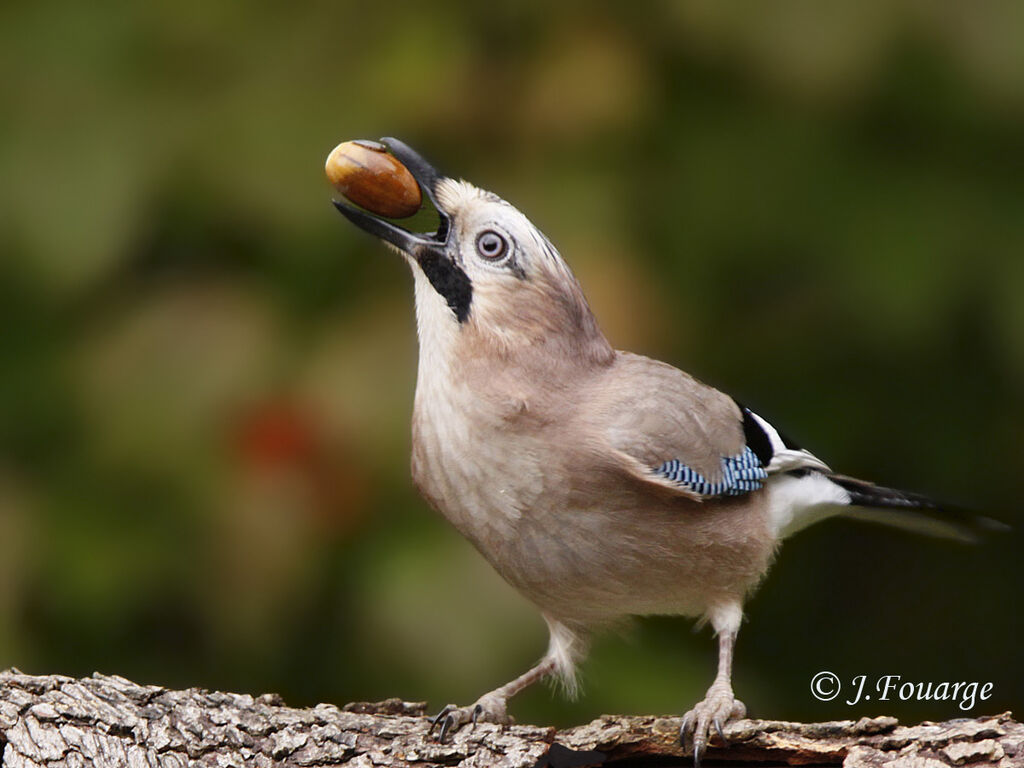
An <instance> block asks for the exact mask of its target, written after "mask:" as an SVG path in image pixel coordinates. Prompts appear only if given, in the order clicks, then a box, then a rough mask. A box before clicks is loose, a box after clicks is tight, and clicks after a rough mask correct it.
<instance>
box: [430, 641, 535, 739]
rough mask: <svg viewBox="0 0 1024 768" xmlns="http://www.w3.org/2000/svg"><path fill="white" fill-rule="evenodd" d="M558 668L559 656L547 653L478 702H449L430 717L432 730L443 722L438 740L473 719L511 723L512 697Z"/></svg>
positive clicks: (485, 721) (476, 720)
mask: <svg viewBox="0 0 1024 768" xmlns="http://www.w3.org/2000/svg"><path fill="white" fill-rule="evenodd" d="M554 671H555V660H554V659H552V658H550V657H548V656H545V657H544V658H543V659H541V661H540V663H538V664H537V665H536V666H535V667H533V668H532V669H531V670H529V671H528V672H526V673H524V674H522V675H520V676H519V677H517V678H516V679H515V680H513V681H512V682H510V683H506V684H505V685H503V686H501V687H500V688H495V689H494V690H493V691H491V692H490V693H485V694H484V695H483V696H481V697H480V698H479V699H477V700H476V703H475V704H472V705H471V706H468V707H456V706H455V705H454V704H449V705H448V706H447V707H445V708H444V709H442V710H441V711H440V712H438V713H437V715H436V716H435V717H434V719H433V720H431V721H430V731H428V733H432V732H433V731H434V728H435V727H437V725H438V723H440V725H441V731H440V733H439V734H438V740H439V741H444V740H445V737H446V736H447V735H448V734H449V732H453V731H457V730H458V729H459V728H461V727H462V726H463V725H465V724H466V723H469V722H472V723H477V722H484V723H499V724H502V725H504V724H507V723H510V722H512V719H511V718H510V717H509V716H508V712H507V709H506V708H507V705H508V700H509V699H511V698H512V697H513V696H515V695H516V694H517V693H519V692H520V691H521V690H523V689H524V688H528V687H529V686H531V685H533V684H534V683H535V682H537V681H538V680H540V679H541V678H543V677H547V676H548V675H550V674H551V673H552V672H554Z"/></svg>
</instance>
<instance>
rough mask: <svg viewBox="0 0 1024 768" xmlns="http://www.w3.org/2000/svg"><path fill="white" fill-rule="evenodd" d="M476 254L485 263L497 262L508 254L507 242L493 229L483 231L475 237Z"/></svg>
mask: <svg viewBox="0 0 1024 768" xmlns="http://www.w3.org/2000/svg"><path fill="white" fill-rule="evenodd" d="M476 252H477V253H478V254H480V258H482V259H486V260H487V261H498V260H499V259H501V258H502V257H504V256H505V254H506V253H508V240H506V239H505V237H504V236H503V235H501V234H499V233H498V232H495V231H494V230H493V229H485V230H484V231H483V232H481V233H480V234H479V235H477V236H476Z"/></svg>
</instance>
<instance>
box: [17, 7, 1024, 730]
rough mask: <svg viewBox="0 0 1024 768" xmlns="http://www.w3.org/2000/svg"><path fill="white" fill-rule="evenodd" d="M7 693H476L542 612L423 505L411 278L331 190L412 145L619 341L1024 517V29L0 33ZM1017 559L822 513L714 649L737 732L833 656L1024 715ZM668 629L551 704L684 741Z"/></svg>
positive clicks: (360, 11) (545, 702)
mask: <svg viewBox="0 0 1024 768" xmlns="http://www.w3.org/2000/svg"><path fill="white" fill-rule="evenodd" d="M0 71H2V72H3V75H2V76H0V98H2V103H3V109H2V110H0V179H2V183H0V254H2V255H0V323H2V325H0V328H2V330H0V356H2V358H0V365H2V368H0V537H2V555H0V667H7V666H11V665H15V666H18V667H20V668H22V669H24V670H26V671H31V672H39V673H42V672H63V673H68V674H74V675H84V674H89V673H91V672H92V671H93V670H101V671H105V672H109V673H118V674H122V675H125V676H127V677H130V678H133V679H136V680H138V681H140V682H151V683H160V684H166V685H170V686H185V685H198V686H203V687H207V688H226V689H233V690H239V691H248V692H254V693H256V692H261V691H277V692H280V693H282V694H283V695H284V697H285V698H286V700H287V701H289V702H290V703H292V704H296V705H309V704H313V703H315V702H318V701H332V702H337V703H342V702H345V701H349V700H353V699H380V698H384V697H387V696H402V697H405V698H409V699H429V700H430V701H431V703H432V705H433V706H435V707H439V706H440V705H442V704H444V703H446V702H448V701H456V702H459V703H468V702H470V701H472V700H473V699H475V697H476V696H477V695H479V694H480V693H482V692H483V691H485V690H489V689H490V688H492V687H494V686H495V685H497V684H499V683H502V682H505V681H506V680H507V679H509V678H511V677H512V676H514V675H516V674H518V673H519V672H521V671H523V670H524V669H525V668H526V666H527V665H528V664H529V663H531V662H532V661H534V660H535V659H536V658H537V657H539V655H540V654H541V653H542V652H543V650H544V647H545V643H546V636H545V630H544V627H543V623H542V621H541V620H540V618H539V616H538V615H537V614H536V613H535V611H534V610H533V609H532V608H531V607H530V606H529V605H527V604H525V603H524V601H523V600H521V599H520V598H518V597H517V596H516V595H515V594H514V593H513V592H512V590H511V589H510V588H509V587H507V586H506V585H505V584H504V583H503V582H501V580H500V579H499V578H498V577H497V576H496V575H495V574H494V573H493V572H492V571H491V570H490V569H489V567H488V566H487V565H486V564H485V563H483V562H482V560H481V559H480V558H479V557H478V556H477V555H476V553H475V551H473V550H472V548H471V547H470V546H469V545H467V544H466V543H464V542H463V541H462V540H460V539H459V537H458V536H457V534H456V533H455V532H454V531H453V530H451V529H450V528H449V527H447V525H445V524H444V523H443V522H442V521H441V520H440V519H439V518H437V517H436V516H434V515H433V514H432V513H430V512H429V511H428V509H427V507H426V505H425V504H424V503H423V502H421V501H420V500H419V499H418V497H417V496H416V493H415V491H414V489H413V487H412V484H411V481H410V480H409V477H408V450H409V429H408V424H409V416H410V411H411V405H412V394H413V383H414V376H415V366H416V347H415V333H414V322H413V314H412V296H411V290H410V280H409V277H408V275H407V270H406V268H405V267H404V266H403V265H402V264H401V262H400V261H399V260H398V259H397V258H395V257H394V256H393V255H392V254H390V253H388V252H386V251H385V250H384V249H383V248H382V247H381V246H380V245H379V244H377V243H375V242H373V241H372V240H371V239H370V238H368V237H366V236H365V235H363V234H361V233H360V232H358V231H357V230H356V229H355V228H354V227H352V226H350V225H348V224H347V223H346V222H344V221H343V220H341V219H340V217H338V216H337V214H336V213H335V211H334V210H333V208H332V207H331V205H330V202H329V200H330V190H329V188H328V186H327V184H326V182H325V181H324V179H323V172H322V166H323V160H324V158H325V157H326V155H327V153H328V151H329V150H330V149H331V148H332V147H333V146H334V145H335V144H336V143H337V142H339V141H341V140H344V139H350V138H359V137H369V138H374V137H378V136H381V135H394V136H399V137H401V138H403V139H405V140H406V141H408V142H409V143H410V144H412V145H413V146H414V147H416V148H418V149H419V150H421V151H422V152H423V153H424V154H425V155H426V156H427V157H429V158H431V159H433V160H434V161H435V162H436V163H437V165H438V166H439V167H441V168H443V169H446V170H448V171H449V172H450V173H452V174H453V175H462V176H465V177H466V178H469V179H471V180H473V181H475V182H476V183H478V184H480V185H481V186H484V187H487V188H490V189H493V190H495V191H496V192H498V193H499V194H500V195H502V196H503V197H505V198H506V199H508V200H510V201H511V202H513V203H514V204H516V205H517V206H518V207H520V208H521V209H522V210H523V211H524V212H526V213H527V215H529V216H531V218H532V219H533V220H534V221H535V222H536V223H537V224H538V225H539V226H540V227H541V228H542V229H544V231H545V232H546V233H547V234H548V235H549V236H550V237H551V238H552V239H553V240H554V241H555V243H556V244H558V245H559V247H560V248H561V250H562V252H563V254H564V256H565V257H566V258H567V260H568V261H569V262H570V264H571V265H572V266H573V267H574V269H575V270H576V271H577V273H578V275H579V277H580V279H581V281H582V283H583V285H584V288H585V289H586V291H587V293H588V295H589V297H590V299H591V302H592V304H593V306H594V308H595V311H596V313H597V315H598V317H599V318H600V320H601V322H602V324H603V327H604V329H605V331H606V333H607V335H608V336H609V338H610V339H611V341H612V342H613V343H614V344H615V345H616V346H618V347H620V348H628V349H632V350H634V351H637V352H642V353H645V354H649V355H652V356H657V357H660V358H662V359H665V360H668V361H670V362H672V363H674V364H676V365H679V366H681V367H683V368H685V369H687V370H689V371H691V372H693V373H694V374H696V375H697V376H699V377H701V378H703V379H704V380H706V381H708V382H710V383H712V384H714V385H716V386H719V387H721V388H723V389H725V390H727V391H729V392H731V393H733V394H735V395H736V396H737V397H739V398H740V399H742V400H743V401H744V402H746V403H748V404H749V405H750V406H751V407H753V408H755V409H756V410H758V411H759V412H761V413H763V414H764V415H765V416H767V417H769V418H770V419H772V420H773V421H775V422H776V423H777V424H779V425H781V426H783V428H784V429H785V430H786V431H788V432H789V433H790V434H792V435H793V436H794V437H795V438H796V439H797V440H799V441H801V442H803V443H805V444H806V445H809V446H810V447H812V449H813V450H814V451H815V453H817V454H818V455H819V456H821V457H822V458H823V459H825V460H826V461H828V462H830V463H831V464H832V465H833V466H835V467H837V468H841V469H842V470H843V471H845V472H847V473H849V474H853V475H858V476H863V477H867V478H871V479H874V480H877V481H879V482H883V483H888V484H892V485H897V486H901V487H906V488H909V489H914V490H918V491H924V492H928V493H931V494H933V495H936V496H938V497H941V498H947V499H951V500H953V501H956V502H959V503H962V504H965V505H968V506H971V507H973V508H977V509H979V510H985V511H987V512H989V513H990V514H992V515H993V516H997V517H1001V518H1002V519H1004V520H1007V521H1009V522H1011V523H1012V522H1014V521H1015V520H1017V519H1018V518H1019V514H1018V507H1017V499H1018V498H1019V494H1020V485H1021V479H1022V476H1024V440H1022V436H1021V431H1022V428H1024V398H1022V397H1021V392H1022V389H1024V300H1022V297H1024V258H1022V254H1024V215H1022V213H1024V6H1021V5H1020V4H1002V5H1000V4H994V3H991V4H990V3H970V4H957V3H907V4H901V3H894V4H886V3H849V4H818V3H812V2H785V3H767V4H752V3H751V4H733V3H717V2H692V3H690V2H687V3H649V4H639V5H637V4H617V3H611V2H607V3H587V4H582V3H564V4H555V3H551V4H543V3H518V2H496V3H486V4H485V3H479V4H473V3H456V2H433V3H417V4H402V5H392V4H385V3H378V4H372V3H337V2H310V3H288V4H285V3H266V2H250V3H244V4H243V3H218V2H214V3H186V4H181V3H136V4H129V3H101V4H83V3H75V2H70V1H68V2H54V1H52V0H46V1H44V2H37V3H18V2H15V3H6V4H4V5H3V6H0ZM1020 544H1021V542H1020V539H1019V538H1018V537H1017V535H1016V534H1008V535H1005V536H1001V537H998V538H997V539H996V540H995V541H992V542H990V543H988V544H985V545H984V546H981V547H966V546H959V545H956V544H952V543H948V542H942V541H935V540H929V539H923V538H916V537H913V536H910V535H907V534H904V533H900V532H894V531H889V530H884V529H880V528H875V527H871V526H863V525H857V524H854V523H848V522H842V521H833V522H829V523H827V524H825V525H822V526H819V527H817V528H815V529H812V530H810V531H807V532H806V533H804V534H801V535H800V536H798V537H796V538H795V539H793V540H791V541H789V542H787V544H786V545H785V547H784V548H783V551H782V556H781V558H780V560H779V562H778V564H777V565H776V567H775V568H774V570H773V572H772V573H771V574H770V575H769V577H768V579H767V580H766V582H765V584H764V585H763V587H762V589H761V590H760V594H759V595H758V596H757V597H756V599H754V600H753V601H752V602H751V603H750V605H749V611H748V616H749V619H750V620H749V621H748V622H747V623H746V625H745V627H744V629H743V631H742V632H741V633H740V639H739V646H738V656H737V662H736V672H735V684H736V689H737V693H738V695H739V696H740V697H741V698H743V699H744V700H745V701H746V702H747V704H748V707H749V709H750V710H751V712H752V713H754V714H756V715H760V716H768V717H777V718H792V719H824V718H844V717H859V716H861V715H873V714H881V713H890V714H897V715H899V716H900V717H904V718H910V719H920V718H928V719H935V720H938V719H945V718H949V717H954V716H957V715H962V714H963V713H962V712H960V711H959V710H958V709H957V708H956V705H955V704H954V703H951V702H923V703H919V702H899V701H896V702H888V703H873V702H861V703H860V704H859V705H857V706H847V705H845V704H844V703H843V700H844V699H845V698H846V697H845V696H841V697H840V698H839V699H838V700H836V701H833V702H832V703H820V702H817V701H815V700H814V699H813V698H812V697H811V695H810V691H809V687H808V686H809V682H810V679H811V677H812V676H813V675H814V674H815V673H816V672H818V671H820V670H823V669H828V670H831V671H833V672H835V673H837V674H839V675H840V677H842V678H844V679H846V680H849V679H850V678H852V677H853V676H854V675H858V674H867V675H869V676H872V677H873V676H877V675H881V674H899V675H902V676H903V678H904V679H905V680H924V681H936V682H939V681H943V680H953V681H959V680H966V681H972V680H977V681H992V682H993V683H994V696H993V698H992V700H991V701H990V702H986V703H984V704H980V705H979V706H978V707H977V708H976V709H975V710H974V712H975V713H977V714H980V713H990V712H998V711H1001V710H1005V709H1008V708H1011V707H1013V706H1015V705H1020V704H1021V703H1022V701H1024V657H1022V655H1021V654H1020V652H1019V648H1020V643H1021V633H1022V629H1024V627H1022V618H1021V614H1022V611H1021V588H1022V586H1024V583H1022V582H1024V579H1022V568H1021V565H1020V561H1019V556H1020V551H1021V546H1020ZM714 659H715V650H714V643H713V640H712V638H711V636H710V632H709V631H708V630H706V629H705V630H703V631H700V632H697V633H694V632H692V631H691V624H690V622H688V621H685V620H680V619H671V620H670V619H653V620H645V621H642V622H638V623H637V625H636V626H635V627H634V628H633V629H632V630H630V631H628V632H626V633H624V634H621V635H611V636H606V637H604V638H602V639H601V640H599V641H598V642H597V644H596V646H595V648H594V652H593V654H592V657H591V660H590V661H589V663H587V664H586V665H585V667H584V669H583V685H584V696H583V698H582V699H581V700H580V701H578V702H576V703H568V702H565V701H564V700H562V699H561V698H560V697H558V696H553V695H552V693H551V691H550V690H549V689H546V688H544V687H538V688H537V689H536V690H532V691H530V692H528V693H526V694H524V695H523V696H522V697H521V699H520V700H519V701H517V703H516V704H515V705H514V706H513V710H514V712H515V714H516V715H517V716H518V717H519V718H520V719H521V720H527V721H529V720H533V721H543V722H552V723H557V724H571V723H575V722H582V721H584V720H586V719H587V718H589V717H591V716H594V715H597V714H599V713H601V712H658V713H681V712H683V711H685V710H686V709H688V708H689V707H690V706H691V705H692V703H693V702H694V701H696V700H697V699H699V698H700V697H701V696H702V695H703V692H704V690H705V688H706V687H707V685H708V684H709V682H710V680H711V678H712V676H713V673H714Z"/></svg>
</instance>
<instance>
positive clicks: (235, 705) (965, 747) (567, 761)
mask: <svg viewBox="0 0 1024 768" xmlns="http://www.w3.org/2000/svg"><path fill="white" fill-rule="evenodd" d="M424 714H425V705H424V704H422V703H410V702H403V701H400V700H398V699H391V700H388V701H384V702H380V703H377V704H349V705H346V706H344V707H341V708H338V707H335V706H332V705H328V704H320V705H318V706H316V707H313V708H312V709H295V708H293V707H288V706H286V705H285V704H284V702H282V701H281V700H280V698H279V697H277V696H275V695H272V694H268V695H263V696H258V697H253V696H249V695H244V694H233V693H215V692H209V691H204V690H199V689H189V690H184V691H176V690H169V689H167V688H161V687H158V686H143V685H138V684H136V683H133V682H131V681H129V680H125V679H124V678H121V677H110V676H106V675H94V676H93V677H91V678H87V679H83V680H76V679H74V678H70V677H61V676H57V675H46V676H33V675H25V674H21V673H19V672H18V671H16V670H11V671H7V672H3V673H0V747H2V750H3V765H4V766H11V767H12V768H22V767H26V768H27V767H28V766H75V767H77V766H165V767H167V768H170V767H172V766H173V767H174V768H177V767H178V766H185V765H201V766H207V765H210V766H242V765H253V766H334V765H348V766H351V767H352V768H370V766H419V767H423V766H440V765H445V766H453V765H457V766H493V767H494V768H512V767H513V766H517V767H520V766H521V767H522V768H532V767H533V766H537V767H538V768H543V767H544V766H551V768H568V766H577V768H582V767H583V766H597V765H619V766H622V767H623V768H625V766H630V767H631V768H639V767H640V766H645V765H658V766H662V767H663V768H664V767H665V766H671V765H688V764H690V762H691V761H690V759H689V758H688V757H685V756H683V755H682V754H681V752H680V750H679V745H678V741H677V738H676V735H677V733H678V729H679V718H676V717H664V718H659V717H617V716H606V717H602V718H599V719H598V720H595V721H593V722H592V723H589V724H587V725H581V726H578V727H575V728H570V729H568V730H564V731H556V730H555V729H553V728H541V727H536V726H530V725H515V726H508V727H499V726H494V725H488V724H479V725H476V726H474V727H472V728H468V727H467V728H464V729H463V730H462V731H460V732H458V733H457V734H455V736H454V737H453V738H451V739H450V741H449V742H447V743H444V744H441V743H438V742H437V741H436V740H435V739H434V738H432V737H430V736H429V735H428V729H429V724H428V721H427V719H426V718H425V717H424ZM725 735H726V737H727V738H728V740H729V746H728V747H721V746H720V745H718V744H717V742H714V743H713V746H712V747H711V748H710V749H709V751H708V753H707V756H706V758H705V759H706V761H708V762H712V761H715V762H718V761H725V762H728V763H730V764H735V765H739V764H741V765H756V764H765V763H772V764H789V765H845V766H872V767H874V766H886V768H943V767H944V766H950V765H957V766H960V765H968V764H970V765H972V766H982V765H997V766H1000V768H1011V766H1024V726H1022V725H1021V724H1020V723H1017V722H1015V721H1014V720H1012V719H1011V717H1010V714H1009V713H1006V714H1003V715H997V716H993V717H982V718H977V719H964V720H952V721H950V722H947V723H921V724H920V725H913V726H900V725H899V724H898V723H897V721H896V720H895V719H894V718H891V717H876V718H864V719H861V720H859V721H856V722H854V721H852V720H848V721H839V722H830V723H813V724H804V723H786V722H777V721H770V720H742V721H739V722H737V723H733V724H731V725H730V726H729V727H727V728H726V731H725Z"/></svg>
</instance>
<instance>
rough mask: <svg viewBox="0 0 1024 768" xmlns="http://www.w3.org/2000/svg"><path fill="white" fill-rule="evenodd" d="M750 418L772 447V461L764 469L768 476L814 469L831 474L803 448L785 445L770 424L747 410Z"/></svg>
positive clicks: (816, 458)
mask: <svg viewBox="0 0 1024 768" xmlns="http://www.w3.org/2000/svg"><path fill="white" fill-rule="evenodd" d="M747 410H748V412H749V413H750V415H751V416H753V417H754V419H756V420H757V424H758V426H759V427H761V429H763V430H764V433H765V434H766V435H768V441H769V442H770V443H771V446H772V460H771V461H770V462H768V466H767V467H765V469H767V470H768V474H770V475H771V474H775V473H777V472H788V471H789V470H791V469H816V470H818V471H820V472H831V471H832V470H831V469H829V466H828V465H827V464H826V463H825V462H823V461H822V460H821V459H819V458H818V457H817V456H815V455H814V454H813V453H811V452H810V451H806V450H804V449H803V448H790V447H789V446H787V445H786V441H785V440H783V439H782V435H780V434H779V431H778V430H777V429H775V427H773V426H772V425H771V424H769V423H768V422H767V421H765V420H764V419H762V418H761V417H760V416H758V415H757V414H756V413H754V412H753V411H751V410H750V409H749V408H748V409H747Z"/></svg>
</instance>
